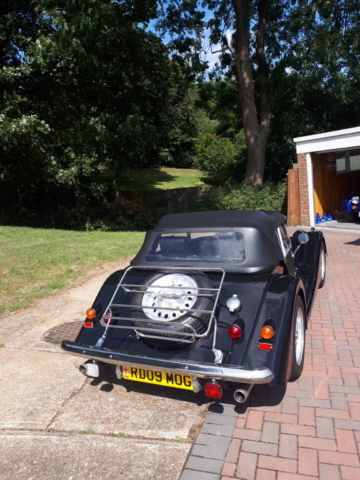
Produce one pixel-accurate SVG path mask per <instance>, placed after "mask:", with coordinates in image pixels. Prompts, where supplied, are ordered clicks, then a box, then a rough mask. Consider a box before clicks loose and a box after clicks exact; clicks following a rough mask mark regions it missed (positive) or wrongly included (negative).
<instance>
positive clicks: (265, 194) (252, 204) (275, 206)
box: [193, 180, 287, 214]
mask: <svg viewBox="0 0 360 480" xmlns="http://www.w3.org/2000/svg"><path fill="white" fill-rule="evenodd" d="M286 192H287V181H286V180H284V181H282V182H281V183H278V184H276V185H275V184H272V183H265V184H264V185H263V186H262V187H254V186H252V185H251V184H250V183H248V182H243V183H241V184H239V185H236V186H230V185H227V186H225V187H223V188H218V189H214V190H212V191H211V192H210V193H209V194H208V195H206V196H205V195H204V196H203V197H201V198H200V199H199V200H198V201H197V202H196V204H195V205H194V206H193V210H195V211H207V210H274V211H278V212H282V213H284V214H286Z"/></svg>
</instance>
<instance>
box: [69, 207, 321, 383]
mask: <svg viewBox="0 0 360 480" xmlns="http://www.w3.org/2000/svg"><path fill="white" fill-rule="evenodd" d="M205 213H207V212H205ZM189 215H190V214H189ZM256 216H257V215H255V217H256ZM257 217H258V219H260V220H262V219H263V218H264V217H263V216H261V215H258V216H257ZM244 218H245V219H248V218H249V212H246V215H245V216H244ZM279 219H280V220H281V217H276V216H275V217H274V218H272V219H271V221H272V222H273V221H274V222H278V221H279ZM182 220H183V219H182ZM203 221H206V219H205V220H203ZM205 223H206V222H205ZM239 223H241V222H239ZM159 224H160V222H159ZM255 224H256V222H255ZM271 225H272V226H270V223H269V224H268V226H267V228H270V229H271V228H273V233H274V235H273V236H272V238H271V239H270V242H274V241H276V242H278V244H277V246H276V248H275V249H274V250H271V248H270V250H271V252H270V254H269V255H270V256H272V258H271V261H270V262H267V259H266V258H265V259H264V257H262V259H261V261H260V262H259V261H256V262H255V263H256V266H255V268H252V266H251V265H249V264H248V265H246V268H245V269H242V268H237V266H236V265H235V266H234V265H229V266H228V268H226V266H224V264H222V265H221V267H222V268H226V270H225V271H224V277H223V279H221V275H220V274H219V273H217V272H215V271H211V268H210V267H213V264H211V263H210V266H209V263H206V264H199V263H197V264H196V269H198V270H199V271H201V272H203V273H205V274H206V275H207V276H208V278H209V279H210V281H211V283H212V284H213V286H214V288H219V287H220V286H221V289H220V293H219V297H218V302H217V305H216V307H215V310H214V312H215V319H214V326H213V327H212V328H211V330H210V331H209V334H208V335H206V336H204V338H201V339H200V340H199V341H196V342H194V343H193V344H190V345H185V346H181V345H180V346H176V344H175V346H174V349H171V350H164V349H162V348H154V347H153V346H149V345H148V344H147V343H146V341H144V340H143V339H142V338H141V337H139V335H137V331H136V330H134V326H133V324H132V319H131V309H132V308H133V307H132V304H131V302H132V296H133V295H134V294H133V293H131V292H128V291H125V290H124V288H121V285H120V286H119V284H120V282H122V281H123V278H124V274H126V275H127V277H126V276H125V278H128V280H127V281H128V282H129V283H130V284H132V285H135V286H136V285H139V286H141V285H143V284H144V282H145V283H146V279H147V278H148V277H149V275H150V273H154V272H159V271H162V269H164V267H167V265H164V262H161V263H160V264H156V263H155V265H151V262H150V265H149V264H147V265H146V266H145V267H144V266H142V265H141V261H144V258H145V255H146V251H148V250H149V248H150V246H151V244H152V242H153V239H154V238H156V235H157V234H158V233H157V231H155V232H150V233H149V234H148V236H147V239H146V240H145V242H144V245H145V246H143V247H142V249H141V250H140V252H139V254H138V256H137V257H135V259H134V261H133V262H132V266H131V268H129V269H128V270H126V271H124V270H120V271H117V272H115V273H113V274H112V275H110V277H109V278H108V279H107V280H106V281H105V283H104V284H103V286H102V288H101V289H100V291H99V293H98V295H97V297H96V299H95V301H94V303H93V306H92V308H93V309H94V310H95V311H96V313H97V316H96V319H95V321H94V323H93V326H94V328H84V327H83V328H82V329H81V330H80V332H79V335H78V337H77V339H76V341H75V342H74V343H73V342H68V341H65V342H63V344H62V348H63V349H64V350H65V351H67V352H69V353H72V354H74V355H80V356H83V357H84V358H89V357H90V358H93V359H96V360H100V361H102V362H105V363H109V364H116V365H128V366H131V362H133V363H132V365H143V366H144V365H147V366H148V367H149V368H151V366H153V368H154V369H155V368H159V369H160V370H161V369H162V371H167V372H175V371H177V372H179V371H181V372H183V371H187V372H189V371H190V372H197V373H198V374H199V377H200V378H214V379H217V378H218V379H220V380H221V379H223V380H224V379H225V380H228V381H233V382H244V383H270V385H271V386H279V385H284V384H286V382H287V381H288V380H289V377H290V370H291V369H290V364H291V358H292V351H293V348H294V346H293V345H292V338H293V337H292V333H291V332H292V329H293V328H294V326H293V322H294V320H293V318H294V315H293V312H294V305H295V302H296V298H297V296H298V295H300V296H301V297H302V299H303V301H304V305H305V310H306V318H307V321H308V318H309V317H310V313H311V309H312V305H313V302H314V298H315V295H316V291H317V288H318V287H319V283H320V276H319V263H320V252H321V246H322V245H324V248H325V249H326V244H325V240H324V237H323V234H322V233H321V232H317V231H311V232H308V236H309V240H308V242H307V243H306V244H303V245H301V246H300V247H299V241H298V235H299V233H300V231H297V232H295V233H294V235H293V237H292V238H291V248H288V249H286V248H285V249H284V248H283V245H282V244H281V243H280V244H279V242H281V238H279V237H278V235H280V233H279V232H277V228H279V227H278V226H276V225H277V224H276V223H274V224H271ZM160 226H161V225H160ZM253 227H254V223H252V224H251V229H253ZM181 228H182V229H183V228H184V227H181ZM215 228H216V227H214V225H210V227H209V229H210V230H213V229H215ZM222 228H223V227H222V226H221V227H220V228H219V231H222ZM236 228H240V229H241V228H243V227H242V226H241V225H240V227H239V226H238V227H234V229H236ZM194 229H195V230H196V231H198V230H199V227H198V226H197V227H196V228H195V227H194ZM251 229H249V230H248V231H245V237H246V235H247V233H249V237H246V239H247V240H249V239H252V238H254V236H253V232H252V231H251ZM226 230H229V227H226ZM171 232H173V230H171ZM265 233H266V231H265ZM258 238H259V239H260V238H261V237H258ZM274 239H275V240H274ZM289 243H290V242H289ZM263 245H265V247H264V248H263V250H264V249H265V250H266V245H267V243H264V244H263ZM298 247H299V248H298ZM146 249H147V250H146ZM293 252H296V253H295V255H294V253H293ZM262 253H264V252H262ZM265 256H266V251H265ZM275 259H276V262H275V261H274V260H275ZM145 263H146V262H145ZM148 263H149V262H148ZM165 263H166V262H165ZM189 263H190V264H191V261H190V260H189V259H188V258H186V259H185V261H184V260H182V261H181V264H179V265H178V266H175V267H174V266H172V268H173V269H174V270H175V271H178V272H181V269H182V268H188V267H187V265H188V264H189ZM218 263H221V262H218ZM261 264H263V265H265V266H266V267H267V268H265V269H262V270H260V271H259V266H260V267H261ZM217 266H219V265H218V264H217ZM268 267H271V268H268ZM168 268H170V267H168ZM213 270H214V269H213ZM254 270H255V271H254ZM221 282H222V283H221ZM136 288H137V287H136ZM143 288H144V287H143ZM233 295H237V297H238V298H239V299H240V301H241V309H240V311H239V312H237V313H230V311H229V309H228V308H227V306H226V302H227V301H228V300H229V299H230V298H231V297H233ZM111 301H112V304H113V305H125V306H122V307H118V311H116V313H112V315H113V317H114V318H115V320H114V322H115V325H116V326H121V327H122V328H106V329H105V327H104V326H103V325H104V323H103V325H102V324H101V321H102V322H103V320H102V319H103V318H104V315H105V314H106V312H107V311H108V309H109V304H110V302H111ZM119 317H122V318H125V319H126V320H118V318H119ZM269 321H271V322H273V325H274V329H275V337H274V339H273V340H272V341H270V342H269V343H271V344H272V350H269V351H265V350H260V349H259V347H258V344H259V341H260V335H259V331H260V328H261V326H263V325H264V323H265V322H267V323H268V322H269ZM234 324H236V325H238V326H240V327H241V329H242V331H243V334H242V336H241V337H240V338H239V339H237V340H234V339H232V338H230V336H229V334H228V328H229V326H231V325H234ZM215 326H216V328H215ZM125 327H126V328H125ZM99 342H100V343H99ZM214 349H215V350H214ZM216 351H221V352H222V360H221V361H220V362H219V361H218V360H216V356H215V353H214V352H216ZM121 362H123V363H121ZM184 365H185V366H186V367H187V368H185V367H184ZM204 365H205V366H204ZM209 366H212V367H213V368H210V367H209ZM236 370H238V371H237V372H235V371H236ZM223 371H226V373H222V372H223ZM209 372H210V373H209ZM264 372H266V373H264ZM193 374H194V373H193ZM216 375H218V376H216Z"/></svg>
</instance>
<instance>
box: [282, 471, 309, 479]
mask: <svg viewBox="0 0 360 480" xmlns="http://www.w3.org/2000/svg"><path fill="white" fill-rule="evenodd" d="M278 480H314V477H310V476H309V475H297V474H296V473H283V472H279V473H278Z"/></svg>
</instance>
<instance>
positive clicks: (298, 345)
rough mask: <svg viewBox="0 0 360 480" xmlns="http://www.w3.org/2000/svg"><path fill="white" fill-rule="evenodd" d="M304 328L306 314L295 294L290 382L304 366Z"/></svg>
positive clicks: (298, 297)
mask: <svg viewBox="0 0 360 480" xmlns="http://www.w3.org/2000/svg"><path fill="white" fill-rule="evenodd" d="M305 329H306V315H305V307H304V302H303V300H302V298H301V297H300V296H297V298H296V302H295V308H294V313H293V324H292V329H291V335H292V345H293V349H292V360H291V362H292V363H291V374H290V382H294V381H295V380H297V379H298V378H299V377H300V375H301V373H302V371H303V368H304V359H305Z"/></svg>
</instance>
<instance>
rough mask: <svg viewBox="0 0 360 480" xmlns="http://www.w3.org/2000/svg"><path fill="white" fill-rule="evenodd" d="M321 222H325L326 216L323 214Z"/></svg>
mask: <svg viewBox="0 0 360 480" xmlns="http://www.w3.org/2000/svg"><path fill="white" fill-rule="evenodd" d="M321 221H322V222H327V215H326V213H325V212H324V213H323V214H322V217H321Z"/></svg>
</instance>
